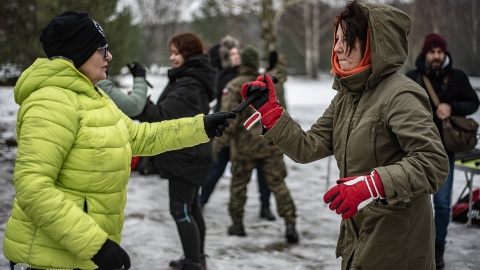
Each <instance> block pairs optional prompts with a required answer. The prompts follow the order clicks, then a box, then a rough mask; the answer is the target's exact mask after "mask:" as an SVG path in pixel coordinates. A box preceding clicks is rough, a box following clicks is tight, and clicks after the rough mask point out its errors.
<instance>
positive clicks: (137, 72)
mask: <svg viewBox="0 0 480 270" xmlns="http://www.w3.org/2000/svg"><path fill="white" fill-rule="evenodd" d="M127 67H128V69H129V70H130V73H132V75H133V77H142V78H145V77H146V76H147V70H146V69H145V67H143V66H142V65H140V64H139V63H137V62H132V63H128V64H127ZM102 270H103V269H102Z"/></svg>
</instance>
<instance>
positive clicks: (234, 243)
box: [0, 75, 480, 270]
mask: <svg viewBox="0 0 480 270" xmlns="http://www.w3.org/2000/svg"><path fill="white" fill-rule="evenodd" d="M148 79H149V81H150V82H151V83H152V84H153V85H154V86H155V88H154V89H152V90H151V95H152V100H154V101H156V100H157V98H158V96H159V95H160V92H161V90H162V89H163V87H164V86H165V84H166V78H165V76H149V77H148ZM123 83H124V85H125V87H126V88H128V87H130V86H131V84H132V79H131V77H129V76H127V77H125V78H124V79H123ZM331 84H332V78H331V77H330V76H329V75H325V76H322V77H321V78H320V80H318V81H312V80H309V79H304V78H301V77H290V78H289V80H288V81H287V83H286V85H285V89H286V94H287V96H286V99H287V103H288V106H289V112H290V113H291V115H292V116H293V117H294V118H295V119H296V120H297V121H298V122H299V123H300V124H301V125H302V126H303V127H304V128H305V129H307V128H309V127H310V125H311V124H313V123H314V122H315V121H316V119H317V118H318V117H319V116H320V115H321V114H322V113H323V112H324V110H325V109H326V106H327V105H328V104H329V102H330V100H331V99H332V97H333V96H334V95H335V91H333V90H331ZM17 109H18V105H16V104H15V103H14V102H13V92H12V88H11V87H10V88H9V87H3V88H2V87H0V148H1V151H0V164H1V167H0V186H1V187H0V238H2V239H3V233H4V229H5V224H6V221H7V218H8V215H9V214H10V210H11V205H12V199H13V196H14V192H15V191H14V188H13V184H12V171H13V163H14V160H15V152H16V148H8V147H6V146H5V144H4V141H5V140H6V139H8V138H12V137H14V136H15V117H16V111H17ZM475 118H476V119H477V121H479V122H480V113H477V114H476V115H475ZM285 161H286V163H287V167H288V176H287V179H286V182H287V185H288V187H289V188H290V191H291V193H292V197H293V199H294V201H295V204H296V206H297V215H298V219H297V230H298V232H299V234H300V243H299V244H297V245H286V244H285V238H284V233H285V232H284V224H283V220H281V219H279V218H278V215H277V214H276V208H275V203H274V198H273V196H272V210H274V212H275V215H276V216H277V220H276V221H265V220H261V219H260V218H259V216H258V214H259V199H258V192H257V181H256V179H252V181H251V183H250V184H249V186H248V188H249V189H248V201H247V205H246V208H245V217H244V224H245V226H246V233H247V237H243V238H241V237H231V236H227V227H228V225H230V218H229V216H228V210H227V203H228V198H229V180H230V173H229V172H227V173H226V174H225V175H224V176H223V178H222V179H221V180H220V181H219V183H218V185H217V187H216V190H215V191H214V193H213V194H212V197H211V198H210V201H209V203H208V204H207V205H206V206H205V209H204V215H205V220H206V225H207V236H206V253H207V254H208V255H209V257H208V259H207V263H208V269H209V270H220V269H221V270H236V269H275V270H278V269H289V270H307V269H318V270H322V269H323V270H334V269H340V259H336V258H335V245H336V240H337V236H338V227H339V223H340V217H339V216H337V215H336V214H334V213H333V212H332V211H330V210H329V209H328V207H327V206H326V205H325V204H324V203H323V200H322V198H323V194H324V193H325V191H326V189H327V187H330V186H332V185H333V184H334V183H335V180H336V179H337V178H338V169H337V168H336V165H335V162H334V161H333V160H332V159H328V158H327V159H323V160H319V161H317V162H313V163H310V164H304V165H302V164H296V163H294V162H293V161H291V160H290V159H289V158H285ZM329 165H330V166H329ZM254 175H255V174H254ZM167 185H168V182H167V181H166V180H164V179H161V178H159V177H158V176H142V175H139V174H138V173H137V172H133V173H132V176H131V181H130V183H129V185H128V200H127V206H126V209H125V214H126V217H125V226H124V231H123V239H122V246H123V247H124V248H125V249H126V250H127V252H128V253H129V254H130V257H131V260H132V269H167V264H168V262H169V261H170V260H172V259H177V258H179V257H180V256H181V255H182V251H181V246H180V241H179V238H178V235H177V231H176V228H175V224H174V222H173V220H172V218H171V216H170V214H169V210H168V186H167ZM464 185H465V175H464V173H463V172H461V171H458V170H456V171H455V183H454V193H453V198H454V199H453V200H454V201H456V199H457V197H458V196H459V194H460V192H461V191H462V189H463V187H464ZM479 186H480V180H479V179H478V177H476V178H475V179H474V187H479ZM478 239H480V228H479V227H471V228H469V227H466V225H465V224H458V223H452V224H451V226H450V228H449V234H448V237H447V240H448V244H447V246H446V252H445V261H446V269H451V270H463V269H465V270H470V269H472V270H473V269H480V256H479V255H478V254H479V252H478V251H479V250H480V242H479V241H478ZM392 241H395V239H392ZM2 247H3V243H2V241H1V240H0V250H1V249H2ZM378 248H379V249H381V248H382V247H378ZM2 269H8V261H7V260H6V259H5V258H4V256H3V252H2V256H0V270H2Z"/></svg>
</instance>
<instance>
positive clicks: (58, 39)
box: [40, 10, 107, 68]
mask: <svg viewBox="0 0 480 270" xmlns="http://www.w3.org/2000/svg"><path fill="white" fill-rule="evenodd" d="M40 41H41V42H42V43H43V51H44V52H45V54H46V55H47V57H48V58H51V57H54V56H63V57H66V58H68V59H70V60H72V61H73V64H74V65H75V67H76V68H79V67H81V66H82V65H83V64H84V63H85V62H86V61H87V60H88V59H89V58H90V57H91V56H92V55H93V54H94V53H95V51H96V50H97V49H98V48H100V47H104V46H105V45H106V44H107V39H106V38H105V34H104V33H103V29H102V27H101V26H100V25H99V24H98V23H97V22H96V21H94V20H93V19H92V18H90V17H89V16H88V14H87V13H84V12H77V11H72V10H70V11H66V12H64V13H62V14H60V15H58V16H56V17H55V18H53V19H52V20H51V21H50V23H49V24H48V25H47V27H45V29H43V32H42V35H41V36H40Z"/></svg>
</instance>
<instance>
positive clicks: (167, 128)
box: [3, 11, 234, 270]
mask: <svg viewBox="0 0 480 270" xmlns="http://www.w3.org/2000/svg"><path fill="white" fill-rule="evenodd" d="M40 40H41V41H42V43H43V49H44V51H45V53H46V55H47V56H48V59H47V58H39V59H37V60H36V61H35V62H34V63H33V64H32V65H31V66H30V67H29V68H28V69H27V70H25V71H24V72H23V74H22V75H21V77H20V78H19V80H18V82H17V85H16V86H15V89H14V95H15V101H16V102H17V103H18V104H19V105H20V109H19V111H18V116H17V141H18V152H17V160H16V164H15V171H14V182H15V190H16V196H15V199H14V205H13V209H12V215H11V218H10V219H9V221H8V223H7V226H6V229H5V238H4V245H3V247H4V254H5V257H6V258H7V259H8V260H10V262H11V268H12V269H13V266H14V264H16V263H26V264H29V265H30V266H32V268H34V269H79V268H81V269H97V268H100V269H102V270H110V269H120V268H122V267H123V268H124V269H129V268H130V264H131V263H130V259H129V257H128V254H127V253H126V252H125V250H123V249H122V248H121V247H120V245H119V244H118V243H119V242H120V238H121V232H122V227H123V221H124V216H123V209H124V207H125V204H126V185H127V183H128V179H129V176H130V160H131V157H132V154H133V155H156V154H159V153H162V152H165V151H170V150H176V149H181V148H185V147H191V146H194V145H197V144H201V143H205V142H208V141H209V137H213V136H220V135H221V134H222V133H223V131H224V130H225V128H226V127H227V126H228V118H231V117H234V116H232V113H217V114H211V115H208V116H204V115H202V114H200V115H197V116H195V117H191V118H182V119H178V120H172V121H163V122H160V123H154V124H149V123H142V124H137V123H134V122H132V121H131V120H130V118H129V117H127V116H126V115H125V114H123V113H122V112H121V111H120V110H119V109H118V108H117V107H116V106H115V104H114V102H113V101H112V100H111V99H110V98H109V97H108V96H107V95H106V94H105V93H104V92H103V91H102V90H101V89H99V88H97V87H95V84H96V83H97V82H98V81H100V80H103V79H105V78H106V70H107V65H108V61H110V60H111V59H112V55H111V54H110V53H109V51H108V46H107V40H106V38H105V35H104V33H103V30H102V28H101V27H100V25H98V23H96V22H95V21H94V20H92V19H91V18H90V17H89V16H88V15H87V14H86V13H79V12H74V11H67V12H64V13H62V14H61V15H59V16H57V17H55V18H54V19H53V20H52V21H51V22H50V23H49V25H48V26H47V27H46V28H45V29H44V30H43V33H42V36H41V38H40Z"/></svg>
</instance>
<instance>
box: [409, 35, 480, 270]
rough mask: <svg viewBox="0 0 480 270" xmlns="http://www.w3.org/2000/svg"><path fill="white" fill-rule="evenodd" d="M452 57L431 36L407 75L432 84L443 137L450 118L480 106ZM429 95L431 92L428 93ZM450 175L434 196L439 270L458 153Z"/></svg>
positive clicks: (436, 37) (436, 118)
mask: <svg viewBox="0 0 480 270" xmlns="http://www.w3.org/2000/svg"><path fill="white" fill-rule="evenodd" d="M452 63H453V62H452V57H451V55H450V53H449V52H448V51H447V41H446V40H445V39H444V38H443V37H441V36H440V35H438V34H435V33H431V34H428V35H427V36H425V42H424V44H423V49H422V53H421V54H420V55H419V56H418V57H417V60H416V69H414V70H411V71H409V72H408V73H407V76H408V77H410V79H412V80H414V81H416V82H417V83H418V84H420V85H421V86H422V87H423V88H425V89H427V88H426V86H425V82H424V80H423V75H425V76H426V77H427V78H428V80H430V82H431V84H432V86H433V89H434V91H435V93H436V94H437V96H438V99H439V100H440V104H439V105H438V106H435V104H434V103H433V101H432V97H431V96H430V93H429V97H430V104H431V105H432V108H433V111H434V113H433V119H434V121H435V124H436V126H437V128H438V130H439V132H440V136H441V137H442V141H443V134H442V120H445V119H447V118H448V117H450V116H455V115H460V116H465V115H469V114H473V113H474V112H475V111H476V110H477V109H478V106H479V103H480V102H479V100H478V96H477V93H476V92H475V91H474V90H473V88H472V86H471V85H470V81H469V80H468V77H467V75H466V74H465V73H464V72H463V71H461V70H459V69H454V68H453V67H452ZM427 92H428V91H427ZM447 154H448V160H449V166H450V171H449V174H448V178H447V181H446V182H445V184H444V185H443V186H442V187H441V188H440V189H439V190H438V192H437V193H435V194H434V195H433V204H434V208H435V229H436V237H435V263H436V266H437V269H444V265H445V263H444V261H443V252H444V249H445V243H446V241H445V239H446V237H447V228H448V223H449V222H450V211H451V210H450V205H451V194H452V185H453V171H454V161H455V153H449V152H448V150H447Z"/></svg>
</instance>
